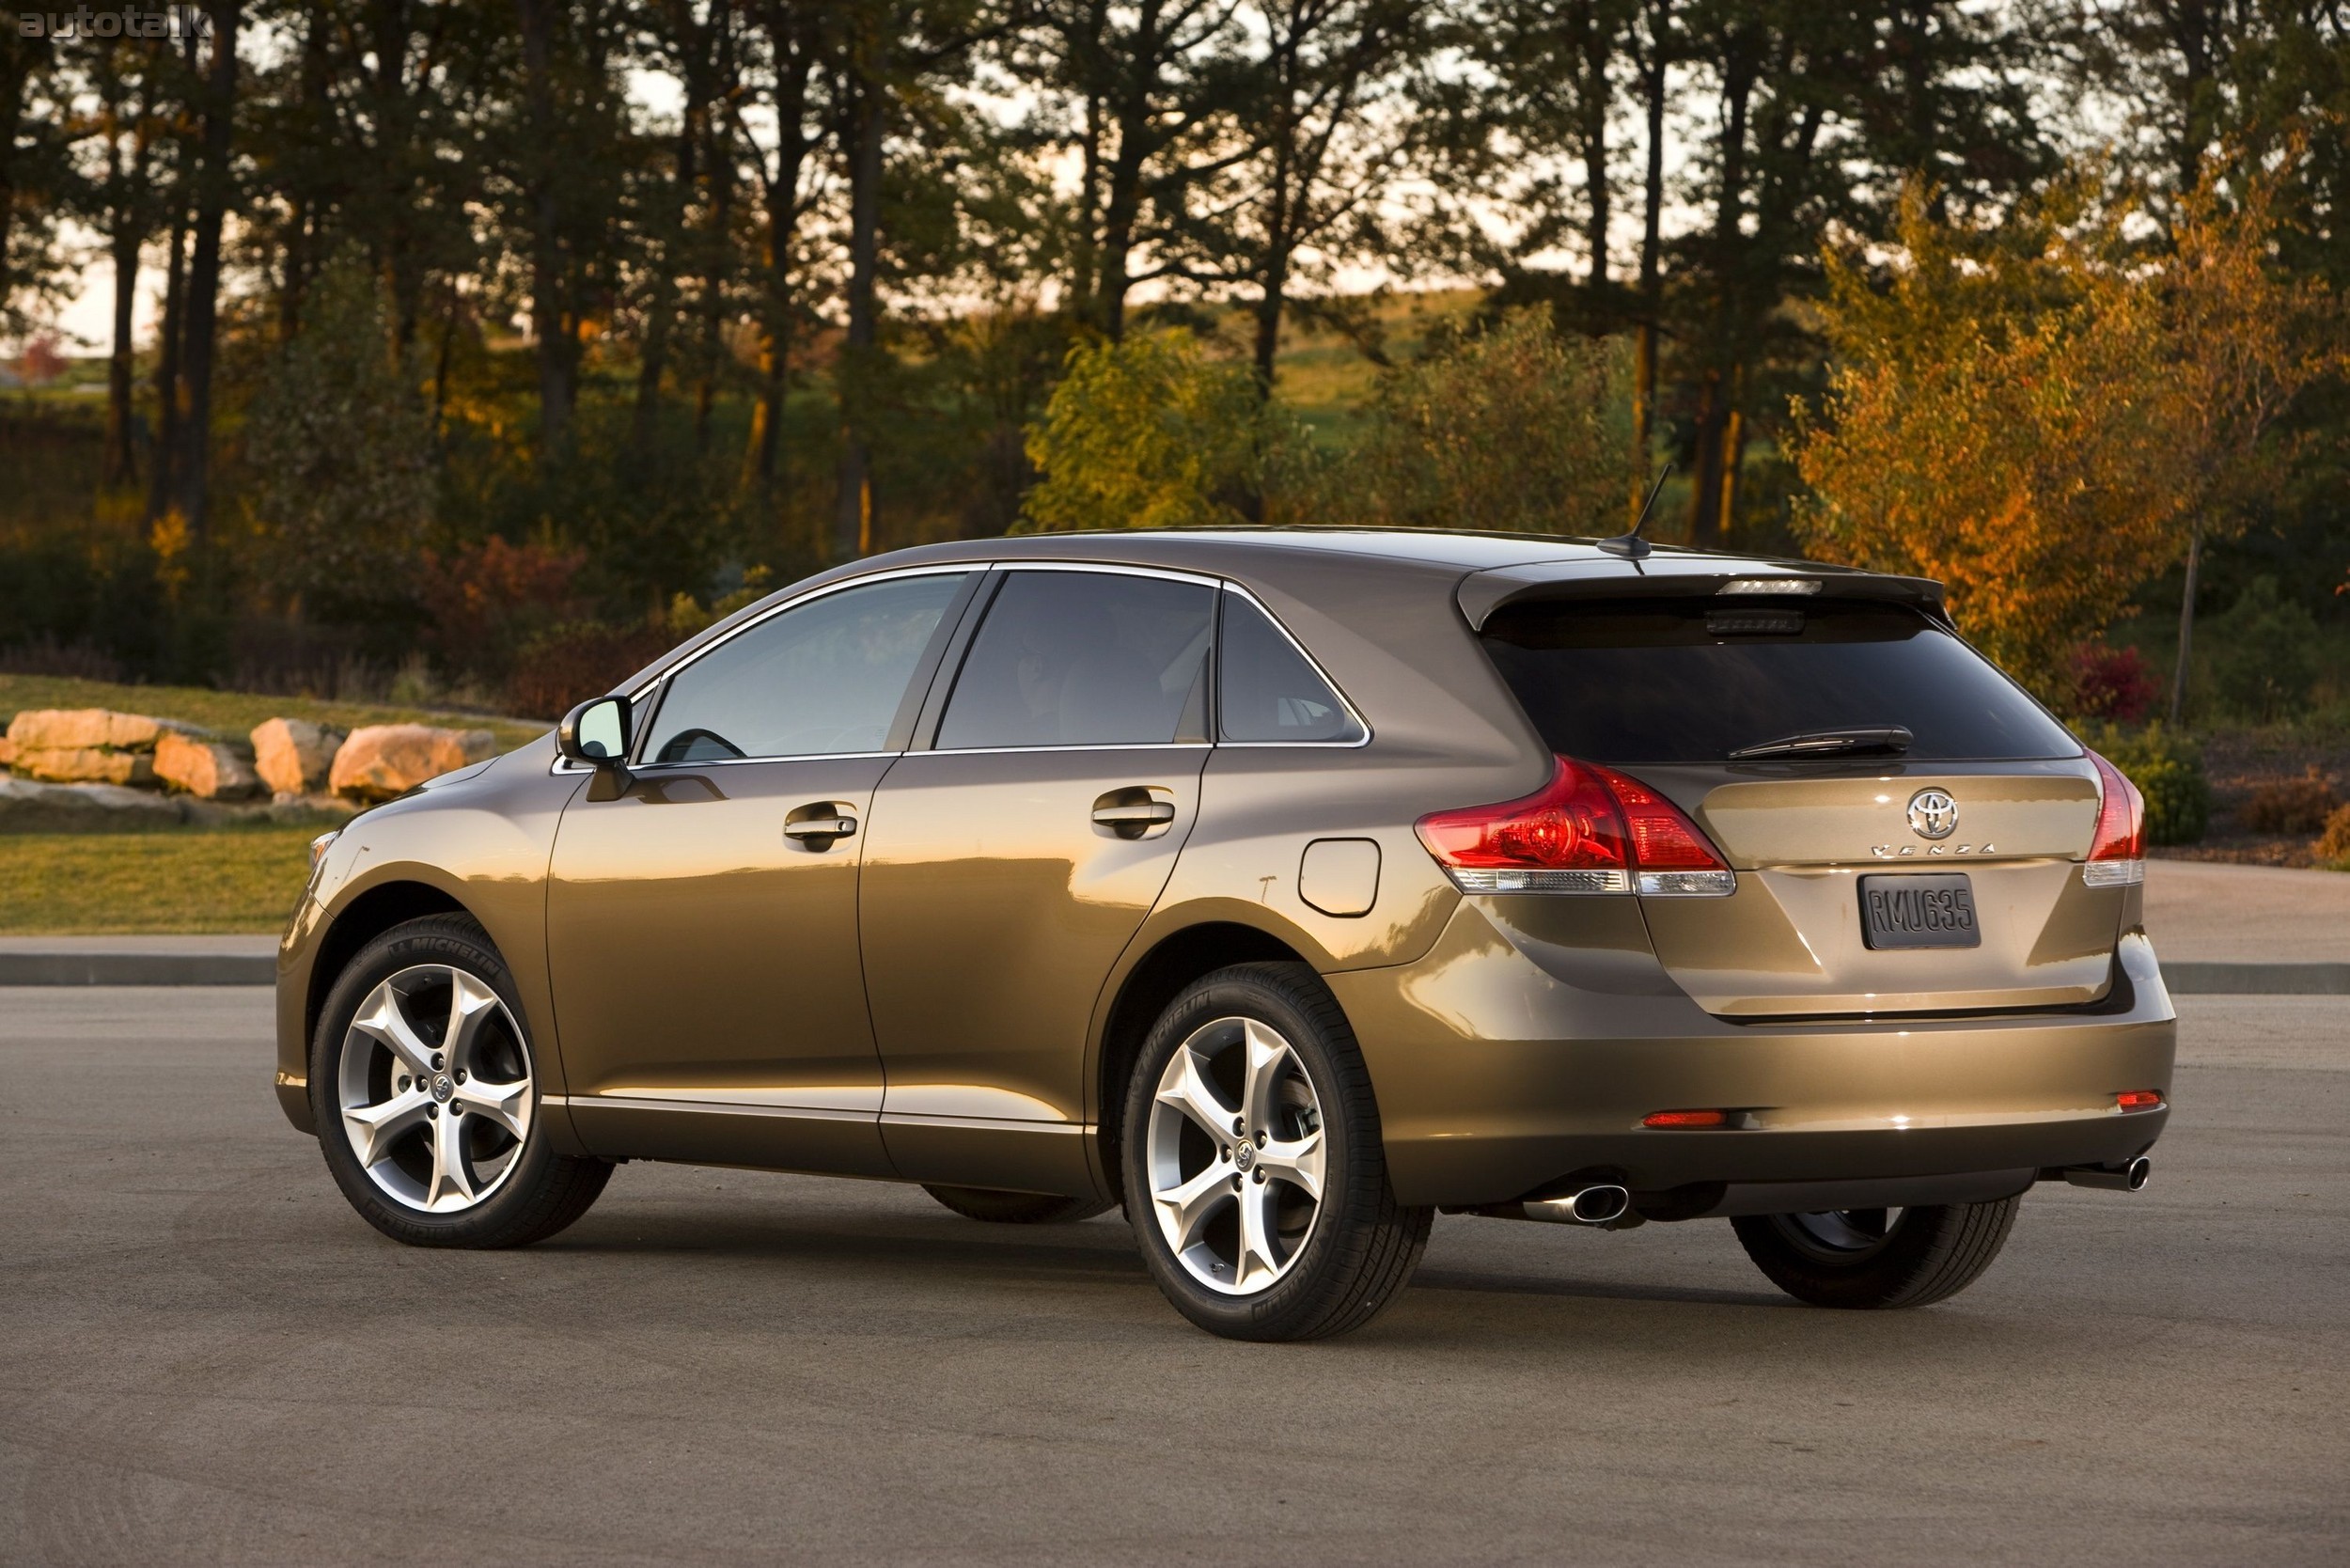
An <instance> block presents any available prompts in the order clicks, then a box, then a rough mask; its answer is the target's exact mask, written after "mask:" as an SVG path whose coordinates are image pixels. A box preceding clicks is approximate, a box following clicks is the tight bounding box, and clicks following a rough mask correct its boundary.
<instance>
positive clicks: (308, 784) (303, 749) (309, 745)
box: [253, 718, 343, 795]
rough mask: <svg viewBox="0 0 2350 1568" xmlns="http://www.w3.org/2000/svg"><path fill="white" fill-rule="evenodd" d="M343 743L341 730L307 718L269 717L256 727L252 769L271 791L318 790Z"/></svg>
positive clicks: (313, 791) (323, 786)
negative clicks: (338, 748) (315, 722)
mask: <svg viewBox="0 0 2350 1568" xmlns="http://www.w3.org/2000/svg"><path fill="white" fill-rule="evenodd" d="M342 744H343V732H342V731H341V730H339V729H329V728H328V727H326V726H325V725H322V724H312V723H311V722H310V721H309V720H308V719H290V718H274V719H266V720H263V721H262V722H261V723H260V724H258V725H256V726H255V727H254V729H253V771H254V772H255V773H257V774H258V775H260V776H261V782H262V783H264V784H266V785H268V786H269V788H270V792H271V793H272V794H278V795H307V794H316V793H317V792H319V791H321V790H322V789H324V788H326V776H327V771H328V770H329V769H330V768H332V767H333V766H334V765H335V751H336V748H337V747H338V746H340V745H342Z"/></svg>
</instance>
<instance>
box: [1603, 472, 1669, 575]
mask: <svg viewBox="0 0 2350 1568" xmlns="http://www.w3.org/2000/svg"><path fill="white" fill-rule="evenodd" d="M1672 471H1673V460H1672V459H1670V458H1667V459H1666V460H1665V466H1664V467H1662V468H1660V469H1658V470H1657V473H1656V482H1655V483H1654V484H1653V485H1651V486H1650V487H1649V493H1648V499H1647V500H1645V501H1643V502H1641V503H1640V515H1639V516H1638V517H1637V519H1635V520H1634V522H1633V524H1632V531H1631V532H1630V533H1628V534H1618V535H1617V536H1616V537H1615V538H1613V539H1603V540H1601V541H1599V547H1600V548H1601V549H1603V550H1605V551H1606V552H1607V553H1608V554H1609V555H1611V556H1622V557H1623V558H1624V559H1626V560H1628V561H1637V560H1638V559H1640V558H1641V557H1643V556H1646V555H1647V554H1648V553H1649V552H1650V551H1651V550H1653V549H1654V548H1655V546H1654V545H1653V544H1651V543H1649V541H1647V540H1644V539H1642V538H1641V537H1640V530H1641V529H1642V528H1644V527H1646V526H1648V514H1649V513H1650V512H1652V511H1653V510H1656V497H1657V496H1658V495H1659V494H1662V493H1663V491H1664V489H1665V481H1666V480H1667V479H1669V478H1671V477H1672Z"/></svg>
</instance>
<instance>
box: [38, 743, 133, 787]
mask: <svg viewBox="0 0 2350 1568" xmlns="http://www.w3.org/2000/svg"><path fill="white" fill-rule="evenodd" d="M16 767H17V771H18V772H20V773H29V774H31V775H32V776H34V777H35V778H45V779H47V780H49V781H50V782H51V783H53V784H152V783H154V782H155V759H154V758H152V757H149V755H147V753H145V752H143V751H103V750H101V749H100V748H99V747H97V746H73V747H58V748H55V749H46V748H44V749H39V750H36V749H32V748H29V747H27V746H25V745H24V743H22V742H19V743H17V748H16Z"/></svg>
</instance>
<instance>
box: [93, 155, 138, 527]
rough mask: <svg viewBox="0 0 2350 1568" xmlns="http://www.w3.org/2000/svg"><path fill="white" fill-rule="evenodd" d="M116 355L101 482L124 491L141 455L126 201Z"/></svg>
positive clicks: (117, 252)
mask: <svg viewBox="0 0 2350 1568" xmlns="http://www.w3.org/2000/svg"><path fill="white" fill-rule="evenodd" d="M114 221H115V232H114V235H113V240H112V249H113V251H114V263H115V315H114V353H113V354H112V355H111V356H110V357H109V358H108V359H107V361H106V453H105V464H104V470H103V478H102V480H101V482H102V483H103V484H104V485H106V486H107V487H108V488H109V489H120V488H122V487H124V486H127V485H131V484H134V483H136V482H137V481H138V477H139V476H138V451H137V447H136V445H135V443H134V442H133V431H132V409H131V393H132V370H133V359H134V353H133V343H132V340H131V313H132V307H133V306H135V305H136V304H137V303H138V293H139V240H140V235H139V232H138V228H137V222H136V220H135V219H134V218H133V216H132V215H131V211H130V207H129V203H128V202H124V203H121V204H118V206H117V207H116V209H115V215H114Z"/></svg>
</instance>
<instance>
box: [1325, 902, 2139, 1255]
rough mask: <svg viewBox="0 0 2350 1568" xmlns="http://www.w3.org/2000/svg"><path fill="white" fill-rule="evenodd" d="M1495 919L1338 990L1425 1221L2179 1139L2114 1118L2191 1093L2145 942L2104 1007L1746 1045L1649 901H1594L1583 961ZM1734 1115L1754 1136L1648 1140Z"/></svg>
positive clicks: (1686, 1134)
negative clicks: (1689, 1122)
mask: <svg viewBox="0 0 2350 1568" xmlns="http://www.w3.org/2000/svg"><path fill="white" fill-rule="evenodd" d="M1496 902H1500V901H1494V900H1479V899H1471V900H1465V901H1464V902H1463V903H1462V904H1461V906H1460V908H1459V909H1458V910H1457V911H1456V912H1455V914H1454V916H1453V918H1452V921H1451V923H1450V924H1449V927H1448V928H1447V930H1446V932H1445V933H1444V935H1443V936H1442V938H1440V939H1439V940H1438V942H1437V944H1436V946H1435V948H1434V949H1432V950H1431V952H1430V953H1429V954H1428V956H1427V957H1426V958H1424V959H1422V960H1421V961H1420V962H1418V963H1417V964H1402V965H1397V966H1394V967H1391V968H1386V969H1375V970H1356V971H1353V972H1349V973H1341V974H1334V975H1330V976H1327V977H1325V979H1326V980H1327V981H1328V983H1329V984H1330V986H1331V988H1332V989H1333V991H1335V992H1336V993H1337V995H1338V998H1339V1001H1340V1005H1341V1006H1342V1007H1344V1008H1345V1010H1346V1012H1347V1016H1348V1018H1349V1020H1350V1021H1351V1022H1352V1023H1353V1025H1354V1027H1355V1035H1356V1038H1357V1040H1358V1041H1359V1043H1360V1044H1361V1047H1362V1051H1363V1056H1364V1059H1365V1062H1366V1064H1367V1065H1368V1066H1369V1068H1370V1070H1371V1085H1372V1089H1373V1090H1374V1092H1375V1093H1376V1095H1377V1096H1378V1101H1379V1109H1380V1116H1381V1121H1382V1125H1383V1128H1384V1132H1385V1141H1386V1146H1387V1160H1388V1167H1389V1172H1390V1176H1391V1179H1392V1180H1393V1182H1394V1184H1395V1189H1396V1195H1397V1197H1398V1198H1400V1199H1401V1200H1403V1201H1404V1202H1406V1203H1413V1204H1438V1205H1444V1206H1475V1205H1481V1204H1491V1203H1504V1202H1510V1201H1512V1200H1517V1199H1521V1198H1525V1197H1528V1196H1530V1195H1536V1194H1542V1193H1544V1192H1546V1191H1548V1190H1551V1189H1557V1188H1559V1187H1562V1186H1565V1185H1570V1184H1576V1183H1579V1182H1594V1181H1606V1182H1615V1183H1619V1184H1622V1185H1624V1186H1626V1187H1629V1188H1631V1189H1632V1191H1633V1193H1634V1194H1635V1200H1636V1202H1637V1204H1638V1206H1639V1207H1640V1208H1642V1209H1643V1210H1644V1211H1647V1212H1651V1213H1653V1214H1655V1215H1657V1216H1658V1217H1664V1216H1666V1215H1669V1214H1679V1213H1689V1214H1697V1213H1705V1212H1719V1210H1718V1207H1717V1205H1718V1203H1719V1202H1720V1199H1719V1196H1718V1194H1717V1193H1716V1192H1714V1191H1713V1189H1714V1188H1716V1185H1717V1184H1718V1185H1721V1186H1737V1185H1742V1184H1755V1183H1775V1182H1788V1183H1818V1182H1867V1181H1885V1182H1892V1181H1897V1180H1907V1179H1914V1178H1926V1177H1937V1176H1947V1175H1953V1174H1964V1173H1986V1174H1996V1173H2001V1172H2011V1173H2029V1172H2037V1171H2039V1170H2043V1169H2047V1168H2055V1167H2060V1166H2075V1165H2113V1164H2118V1163H2120V1162H2122V1161H2124V1160H2127V1159H2130V1158H2132V1157H2134V1156H2136V1155H2138V1154H2139V1153H2142V1152H2145V1151H2146V1150H2147V1149H2148V1148H2149V1147H2151V1146H2152V1145H2153V1143H2154V1139H2155V1138H2156V1137H2159V1136H2160V1134H2161V1131H2162V1126H2163V1123H2164V1121H2166V1120H2167V1119H2168V1111H2167V1110H2152V1111H2134V1112H2123V1111H2119V1110H2117V1109H2115V1108H2114V1098H2113V1097H2114V1095H2115V1094H2117V1093H2119V1092H2122V1091H2123V1090H2142V1089H2152V1090H2158V1091H2160V1092H2161V1093H2163V1094H2164V1095H2165V1096H2166V1098H2167V1097H2168V1095H2169V1092H2170V1073H2171V1062H2172V1056H2173V1050H2174V1039H2175V1031H2176V1024H2175V1021H2174V1017H2173V1014H2172V1011H2171V1008H2170V997H2169V996H2168V994H2167V993H2165V992H2164V990H2163V988H2162V981H2161V978H2160V974H2159V972H2158V970H2157V969H2156V968H2155V965H2154V952H2153V949H2151V948H2150V947H2148V946H2147V944H2146V942H2145V939H2144V938H2143V937H2142V936H2135V935H2134V936H2131V937H2128V938H2125V939H2124V941H2123V949H2122V953H2121V957H2120V960H2119V962H2118V964H2117V966H2116V977H2115V985H2114V990H2113V992H2112V994H2111V995H2110V996H2108V997H2107V1001H2106V1002H2105V1003H2104V1004H2102V1005H2101V1007H2100V1008H2098V1009H2096V1010H2092V1011H2076V1012H2061V1013H2037V1014H2015V1015H2002V1016H1989V1017H1985V1016H1976V1017H1969V1018H1963V1019H1950V1018H1939V1019H1937V1018H1923V1017H1910V1018H1902V1017H1895V1018H1888V1019H1883V1020H1861V1021H1852V1020H1827V1021H1813V1022H1793V1023H1773V1024H1740V1023H1731V1022H1729V1021H1727V1020H1724V1019H1720V1018H1716V1017H1715V1016H1713V1015H1712V1014H1710V1013H1707V1012H1705V1011H1703V1010H1702V1009H1700V1007H1698V1006H1697V1004H1696V1003H1695V1002H1693V1001H1691V1000H1690V999H1689V997H1688V996H1686V995H1685V994H1684V993H1683V992H1682V991H1681V990H1680V988H1679V987H1677V986H1675V985H1674V984H1673V983H1672V982H1671V980H1669V978H1668V977H1667V976H1666V974H1665V972H1664V970H1663V968H1662V967H1661V966H1660V965H1659V964H1657V963H1656V961H1655V959H1654V958H1653V955H1652V954H1651V953H1650V951H1649V949H1648V942H1647V938H1646V933H1645V930H1644V929H1643V928H1642V926H1641V924H1640V917H1639V912H1638V909H1637V905H1636V904H1635V903H1634V902H1633V901H1632V900H1629V899H1590V900H1581V901H1576V902H1578V903H1579V904H1581V905H1583V906H1584V909H1583V912H1581V913H1578V915H1577V916H1576V919H1577V920H1578V922H1580V927H1581V929H1579V930H1578V931H1577V933H1575V934H1576V938H1577V939H1576V940H1575V942H1574V943H1573V944H1572V945H1564V946H1561V945H1553V944H1548V943H1542V944H1537V943H1532V942H1529V941H1528V940H1527V939H1526V938H1525V935H1524V933H1519V932H1513V931H1512V930H1511V929H1510V928H1509V926H1508V924H1507V921H1506V914H1504V915H1503V916H1501V917H1496V912H1494V911H1492V910H1489V908H1488V907H1487V906H1488V905H1489V904H1492V903H1496ZM1713 1108H1721V1109H1727V1110H1733V1111H1736V1112H1739V1113H1741V1114H1740V1116H1739V1117H1738V1121H1739V1122H1740V1125H1737V1126H1732V1127H1723V1128H1711V1129H1704V1130H1695V1131H1660V1130H1653V1129H1649V1128H1645V1127H1643V1126H1641V1124H1640V1123H1641V1118H1643V1117H1644V1116H1647V1115H1648V1114H1650V1113H1651V1112H1653V1111H1659V1110H1682V1109H1713ZM2025 1184H2029V1175H2028V1174H2024V1175H2021V1176H2020V1178H2019V1179H2018V1180H2017V1181H2016V1183H2015V1184H2014V1185H2015V1186H2017V1187H2020V1186H2021V1185H2025ZM1853 1206H1862V1205H1859V1204H1855V1205H1853Z"/></svg>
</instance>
